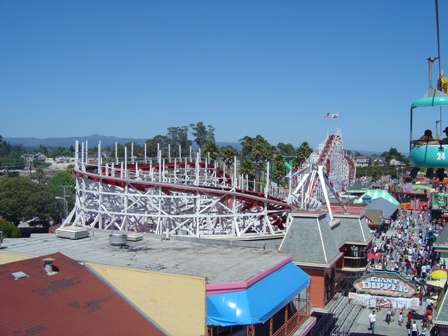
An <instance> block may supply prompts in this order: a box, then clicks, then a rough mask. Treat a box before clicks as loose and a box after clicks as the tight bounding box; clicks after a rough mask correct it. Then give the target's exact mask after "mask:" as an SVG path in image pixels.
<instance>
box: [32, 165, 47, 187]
mask: <svg viewBox="0 0 448 336" xmlns="http://www.w3.org/2000/svg"><path fill="white" fill-rule="evenodd" d="M32 178H33V180H36V181H37V182H38V183H42V181H43V180H44V178H45V173H44V170H43V169H42V168H41V167H39V168H36V171H35V173H34V174H33V176H32Z"/></svg>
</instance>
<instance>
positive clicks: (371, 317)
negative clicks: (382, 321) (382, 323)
mask: <svg viewBox="0 0 448 336" xmlns="http://www.w3.org/2000/svg"><path fill="white" fill-rule="evenodd" d="M369 321H370V328H369V330H371V331H372V335H373V334H375V322H376V315H375V311H374V310H372V312H371V313H370V315H369Z"/></svg>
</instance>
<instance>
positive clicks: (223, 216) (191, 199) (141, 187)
mask: <svg viewBox="0 0 448 336" xmlns="http://www.w3.org/2000/svg"><path fill="white" fill-rule="evenodd" d="M87 152H88V151H87V143H81V146H80V144H79V143H78V142H76V152H75V167H74V174H75V176H76V188H75V190H76V201H75V206H74V208H73V210H72V211H71V212H70V214H69V215H68V217H67V218H66V219H65V221H64V223H63V226H66V225H73V226H83V227H88V228H100V229H109V230H122V231H135V232H153V233H155V234H160V235H165V236H166V237H169V236H170V235H192V236H196V237H210V238H211V237H224V236H225V237H235V238H251V237H254V236H271V237H272V236H276V235H283V234H284V233H285V232H286V230H287V228H288V226H289V225H290V223H291V222H292V216H291V213H292V212H293V211H295V210H297V209H310V208H312V207H310V203H311V202H312V200H313V199H318V197H321V196H320V194H319V192H321V191H320V190H321V189H319V187H318V183H316V181H317V180H314V182H311V183H312V184H314V186H317V187H314V186H313V187H312V188H309V187H307V191H306V195H307V196H306V198H307V202H308V203H306V204H304V203H303V202H301V203H300V202H299V203H298V202H294V201H292V202H291V200H294V199H295V197H296V196H297V195H298V194H299V193H302V195H304V190H305V189H303V190H299V189H297V188H296V190H295V192H294V194H293V195H291V188H290V189H289V190H283V189H281V188H278V187H276V186H274V185H272V184H271V183H270V179H269V168H268V169H267V172H266V181H265V183H264V184H263V188H264V189H263V190H261V189H260V190H259V191H254V190H257V188H256V187H255V183H254V182H253V181H248V180H247V179H245V178H244V177H243V176H241V175H237V169H236V166H237V165H238V162H237V163H236V164H234V165H233V166H234V167H233V171H232V172H231V173H228V172H226V171H225V169H224V167H220V166H219V165H218V164H217V163H216V162H214V161H213V160H210V158H203V157H201V154H200V152H199V153H197V154H196V157H195V158H194V159H193V158H192V154H191V151H190V155H189V157H187V158H182V157H179V158H171V156H170V154H169V153H168V156H167V157H168V158H166V159H164V158H163V157H162V153H161V151H160V150H159V154H158V157H157V158H156V159H154V161H152V160H151V159H148V158H147V157H146V154H145V157H144V159H142V160H141V161H139V160H138V159H137V158H135V157H134V155H133V147H131V155H130V159H129V160H128V157H127V148H125V157H124V158H123V160H121V161H120V160H119V158H117V157H116V158H115V160H114V162H104V161H103V158H102V155H101V143H100V144H99V145H98V156H97V158H96V159H91V158H89V157H88V155H87ZM115 152H117V151H115ZM341 155H342V158H341ZM315 157H317V158H318V160H316V159H315ZM313 160H314V161H313ZM343 160H346V159H345V156H344V155H343V151H342V138H341V136H340V134H337V135H334V136H330V135H329V136H328V137H327V140H326V141H325V143H324V144H323V145H321V146H319V147H318V149H316V150H315V151H314V152H313V154H312V155H311V156H310V158H309V159H308V161H307V162H309V163H313V164H312V165H311V166H313V167H316V168H315V169H316V170H315V171H318V170H317V167H320V166H322V165H320V163H328V164H330V165H331V167H332V168H331V170H330V171H329V172H330V174H329V178H327V177H325V179H327V180H328V179H329V180H330V181H332V180H331V178H332V177H333V178H335V180H334V181H335V182H336V183H339V182H341V181H343V180H344V179H348V178H349V173H350V169H349V167H348V164H347V161H343ZM235 162H236V158H235ZM328 164H327V165H328ZM353 167H354V165H353ZM322 169H323V168H322V167H321V168H320V170H322ZM322 171H323V170H322ZM343 174H345V177H344V176H343ZM318 175H319V174H309V175H308V176H313V178H314V177H315V176H318ZM321 175H322V174H321ZM327 175H328V170H327ZM322 176H323V175H322ZM302 177H303V176H302ZM301 181H302V185H305V183H304V182H305V180H304V179H303V178H302V180H301ZM321 181H324V179H323V178H322V179H321ZM335 182H333V181H332V182H328V183H327V185H329V186H330V191H332V192H335V191H334V190H333V188H332V186H331V183H333V184H334V183H335ZM249 185H250V186H251V188H249ZM294 187H295V186H294ZM321 194H322V195H324V196H323V197H324V198H325V199H328V195H327V194H326V193H325V192H323V193H322V192H321ZM288 200H289V201H288Z"/></svg>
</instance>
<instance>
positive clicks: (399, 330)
mask: <svg viewBox="0 0 448 336" xmlns="http://www.w3.org/2000/svg"><path fill="white" fill-rule="evenodd" d="M425 224H426V223H425ZM418 229H419V227H418V226H416V227H415V228H413V230H414V231H415V232H416V234H417V233H418ZM395 232H396V231H395V230H388V231H387V232H386V236H391V235H394V234H395ZM375 241H376V245H377V246H379V245H380V243H381V238H379V239H376V240H375ZM425 309H426V304H425V302H423V304H422V305H421V306H420V308H419V309H418V310H417V311H416V312H414V319H415V321H416V322H417V325H418V327H419V330H421V325H422V318H423V316H424V312H425ZM375 311H376V315H377V318H376V323H375V335H387V336H389V335H391V336H402V335H403V336H407V335H408V333H407V330H406V321H407V318H406V315H407V313H408V311H409V310H403V316H404V323H403V325H402V326H399V325H398V323H397V318H398V314H399V311H397V312H396V315H395V316H394V319H395V320H394V321H393V322H390V324H387V323H386V322H385V319H386V311H387V309H385V308H383V309H381V310H380V311H378V310H375ZM370 312H371V311H370V309H369V308H364V309H363V310H361V312H360V314H359V315H358V316H357V318H356V321H355V322H354V323H353V326H352V328H350V335H351V336H360V335H372V332H371V331H370V330H368V328H369V326H370V323H369V315H370ZM426 335H429V331H427V332H426Z"/></svg>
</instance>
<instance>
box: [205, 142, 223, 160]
mask: <svg viewBox="0 0 448 336" xmlns="http://www.w3.org/2000/svg"><path fill="white" fill-rule="evenodd" d="M202 151H203V153H204V155H208V154H210V158H212V159H213V160H216V159H217V158H218V156H219V148H218V145H217V144H216V142H207V143H206V144H205V145H204V147H203V148H202Z"/></svg>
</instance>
